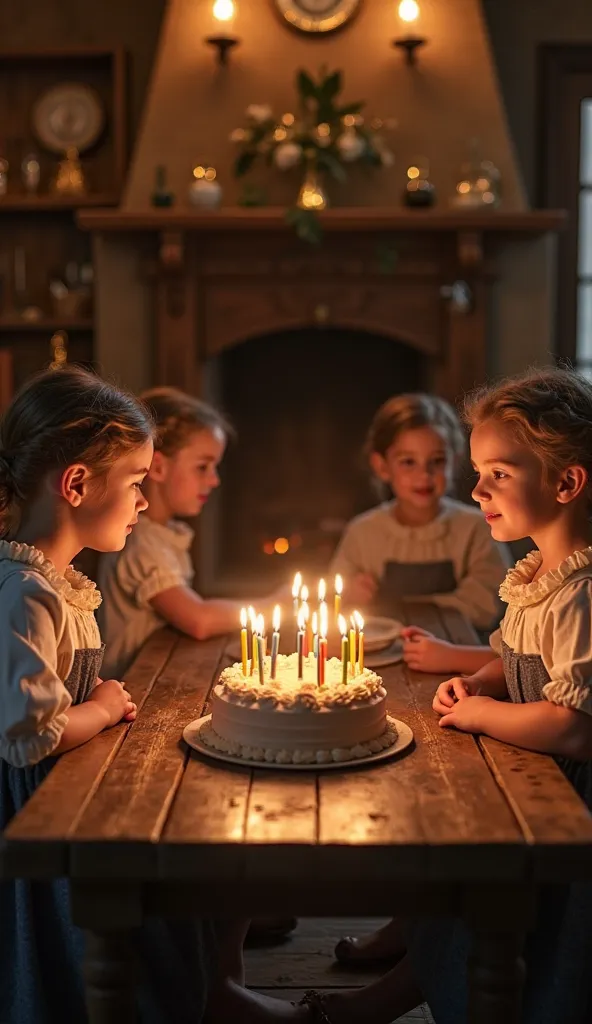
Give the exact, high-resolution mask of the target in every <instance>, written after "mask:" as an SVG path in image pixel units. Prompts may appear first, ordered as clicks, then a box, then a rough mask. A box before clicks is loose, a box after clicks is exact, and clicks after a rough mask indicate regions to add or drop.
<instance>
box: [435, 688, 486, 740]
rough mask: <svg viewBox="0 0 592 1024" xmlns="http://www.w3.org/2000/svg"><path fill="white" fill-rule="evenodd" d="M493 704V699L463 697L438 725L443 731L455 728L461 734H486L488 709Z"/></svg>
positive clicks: (443, 716)
mask: <svg viewBox="0 0 592 1024" xmlns="http://www.w3.org/2000/svg"><path fill="white" fill-rule="evenodd" d="M492 703H493V697H476V696H475V697H462V698H461V699H460V700H458V701H457V702H456V704H455V705H454V707H453V708H449V709H448V713H447V714H443V715H442V718H441V719H440V721H439V723H438V725H440V726H442V728H443V729H447V728H450V727H451V726H454V728H455V729H460V731H461V732H486V731H487V727H486V724H485V722H486V718H487V708H488V707H489V706H490V705H491V704H492Z"/></svg>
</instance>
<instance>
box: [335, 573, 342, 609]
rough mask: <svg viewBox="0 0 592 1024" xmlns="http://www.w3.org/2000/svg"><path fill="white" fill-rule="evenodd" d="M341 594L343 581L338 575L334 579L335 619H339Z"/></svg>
mask: <svg viewBox="0 0 592 1024" xmlns="http://www.w3.org/2000/svg"><path fill="white" fill-rule="evenodd" d="M342 593H343V580H342V578H341V576H340V575H339V573H337V576H336V577H335V618H336V619H337V618H338V617H339V613H340V612H341V595H342Z"/></svg>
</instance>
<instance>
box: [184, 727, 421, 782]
mask: <svg viewBox="0 0 592 1024" xmlns="http://www.w3.org/2000/svg"><path fill="white" fill-rule="evenodd" d="M211 717H212V716H211V715H206V716H205V717H204V718H196V719H195V721H194V722H190V723H189V725H186V726H185V728H184V730H183V739H184V740H185V742H186V744H187V746H189V747H192V748H193V750H197V752H198V753H199V754H205V756H206V757H211V758H213V759H214V760H215V761H225V762H226V763H227V764H239V765H240V766H241V767H242V768H271V769H272V770H273V771H280V770H281V771H284V769H288V771H293V772H294V771H295V772H324V771H327V770H328V769H339V770H340V771H343V770H344V768H359V767H361V766H362V765H367V764H376V762H377V761H385V760H387V758H389V757H393V755H394V754H400V753H401V752H402V751H403V750H406V749H407V747H409V746H410V745H411V744H412V743H413V733H412V731H411V729H410V728H409V726H408V725H406V724H405V722H401V721H399V719H398V718H393V717H392V715H388V719H389V722H392V723H393V725H394V726H395V727H396V729H397V739H396V741H395V742H394V743H393V744H392V745H391V746H390V747H386V748H385V750H379V752H378V753H377V754H368V757H356V758H353V759H352V760H351V761H330V762H329V763H328V764H277V763H276V762H275V761H273V762H272V763H270V762H269V761H247V760H245V759H244V758H242V757H233V756H232V754H224V753H222V751H221V750H215V749H214V748H213V747H209V746H208V745H207V743H203V742H202V740H201V739H200V735H199V734H200V731H201V727H202V726H203V725H205V723H206V722H209V721H210V719H211Z"/></svg>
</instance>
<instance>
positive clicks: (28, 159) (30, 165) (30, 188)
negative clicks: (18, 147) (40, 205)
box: [21, 153, 41, 195]
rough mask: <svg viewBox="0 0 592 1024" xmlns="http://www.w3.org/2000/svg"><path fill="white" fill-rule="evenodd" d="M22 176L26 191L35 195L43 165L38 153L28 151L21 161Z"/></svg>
mask: <svg viewBox="0 0 592 1024" xmlns="http://www.w3.org/2000/svg"><path fill="white" fill-rule="evenodd" d="M21 177H22V181H23V185H24V186H25V192H27V193H28V194H29V195H35V194H36V192H37V191H38V189H39V182H40V179H41V165H40V163H39V157H38V156H37V154H36V153H27V154H26V155H25V156H24V157H23V159H22V162H21Z"/></svg>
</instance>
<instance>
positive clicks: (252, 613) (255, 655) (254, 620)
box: [248, 605, 258, 675]
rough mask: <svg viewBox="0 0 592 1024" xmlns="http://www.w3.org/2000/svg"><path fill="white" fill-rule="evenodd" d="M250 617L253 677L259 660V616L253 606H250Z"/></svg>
mask: <svg viewBox="0 0 592 1024" xmlns="http://www.w3.org/2000/svg"><path fill="white" fill-rule="evenodd" d="M248 615H249V619H250V621H251V673H250V674H251V675H253V673H254V672H255V670H256V668H257V660H258V646H257V616H256V615H255V609H254V608H253V606H252V605H249V608H248Z"/></svg>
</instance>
